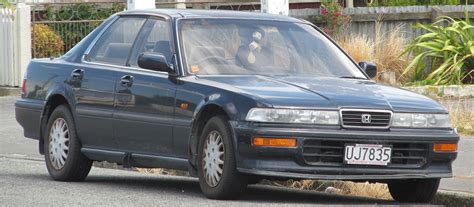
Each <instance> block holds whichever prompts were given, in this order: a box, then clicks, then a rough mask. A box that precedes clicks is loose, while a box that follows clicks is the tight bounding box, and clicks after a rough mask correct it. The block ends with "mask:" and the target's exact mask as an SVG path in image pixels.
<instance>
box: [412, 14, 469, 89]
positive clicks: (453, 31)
mask: <svg viewBox="0 0 474 207" xmlns="http://www.w3.org/2000/svg"><path fill="white" fill-rule="evenodd" d="M445 24H447V26H444V25H445ZM416 27H418V28H422V29H424V30H426V31H427V33H426V34H423V35H421V36H419V37H417V38H415V39H414V40H413V42H412V43H410V44H409V45H408V47H407V49H406V50H405V52H404V53H408V54H413V55H414V58H413V60H412V61H411V63H410V64H409V65H408V66H407V67H406V68H405V70H404V72H403V74H410V73H411V82H413V83H418V84H433V85H448V84H462V83H472V78H471V77H472V76H471V74H472V72H473V68H474V31H473V26H472V25H471V22H470V20H469V15H468V12H467V11H466V17H465V19H464V20H454V19H452V18H450V17H447V16H444V17H441V18H440V19H439V20H438V21H436V22H435V23H433V24H431V25H423V24H418V25H417V26H416ZM427 62H431V63H430V64H429V63H428V64H427ZM425 68H427V69H429V71H428V72H426V71H425V70H426V69H425Z"/></svg>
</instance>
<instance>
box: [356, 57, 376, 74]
mask: <svg viewBox="0 0 474 207" xmlns="http://www.w3.org/2000/svg"><path fill="white" fill-rule="evenodd" d="M359 66H360V67H361V68H362V69H363V70H364V71H365V73H366V74H367V75H368V76H369V77H370V78H375V76H376V75H377V66H376V65H375V63H372V62H366V61H362V62H360V63H359Z"/></svg>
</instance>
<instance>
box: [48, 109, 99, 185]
mask: <svg viewBox="0 0 474 207" xmlns="http://www.w3.org/2000/svg"><path fill="white" fill-rule="evenodd" d="M44 151H45V161H46V168H47V169H48V172H49V174H50V176H51V177H52V178H53V179H54V180H59V181H82V180H84V179H85V178H86V177H87V175H88V174H89V171H90V169H91V167H92V161H91V160H89V159H88V158H87V157H85V156H84V155H83V154H82V153H81V143H80V142H79V139H78V138H77V135H76V128H75V125H74V120H73V118H72V115H71V112H70V111H69V109H68V107H66V106H64V105H61V106H58V107H56V109H54V111H53V113H52V114H51V116H50V118H49V121H48V125H47V130H46V133H45V142H44Z"/></svg>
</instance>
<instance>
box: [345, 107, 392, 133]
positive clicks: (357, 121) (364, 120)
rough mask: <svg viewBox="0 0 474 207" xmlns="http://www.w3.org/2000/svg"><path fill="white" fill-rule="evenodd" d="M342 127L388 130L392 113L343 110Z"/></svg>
mask: <svg viewBox="0 0 474 207" xmlns="http://www.w3.org/2000/svg"><path fill="white" fill-rule="evenodd" d="M341 116H342V126H343V127H349V128H350V127H352V128H365V127H367V128H388V127H389V124H390V118H391V117H392V113H391V112H390V111H364V110H350V109H349V110H348V109H345V110H341Z"/></svg>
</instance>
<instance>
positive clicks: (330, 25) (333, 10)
mask: <svg viewBox="0 0 474 207" xmlns="http://www.w3.org/2000/svg"><path fill="white" fill-rule="evenodd" d="M343 10H344V8H343V7H342V6H341V5H340V4H339V2H337V1H333V0H324V1H323V2H322V5H321V10H320V11H321V16H322V20H323V21H324V22H325V23H326V25H325V26H323V28H322V29H323V31H324V32H325V33H327V34H328V35H331V36H332V37H334V38H336V37H337V36H338V35H340V34H341V32H342V29H343V28H344V26H346V25H347V24H348V23H349V21H350V16H345V15H343V14H342V11H343Z"/></svg>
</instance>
